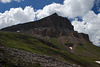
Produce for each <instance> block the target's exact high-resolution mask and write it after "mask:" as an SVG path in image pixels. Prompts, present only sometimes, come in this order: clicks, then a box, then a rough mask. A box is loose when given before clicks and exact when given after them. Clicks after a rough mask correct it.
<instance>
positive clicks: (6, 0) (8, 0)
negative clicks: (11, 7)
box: [0, 0, 24, 3]
mask: <svg viewBox="0 0 100 67" xmlns="http://www.w3.org/2000/svg"><path fill="white" fill-rule="evenodd" d="M11 1H16V2H20V1H24V0H0V2H2V3H10V2H11Z"/></svg>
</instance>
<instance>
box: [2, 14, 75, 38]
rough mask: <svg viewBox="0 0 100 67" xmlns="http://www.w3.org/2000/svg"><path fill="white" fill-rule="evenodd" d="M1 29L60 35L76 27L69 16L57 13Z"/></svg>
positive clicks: (51, 35) (43, 34)
mask: <svg viewBox="0 0 100 67" xmlns="http://www.w3.org/2000/svg"><path fill="white" fill-rule="evenodd" d="M1 31H10V32H19V33H27V34H32V35H42V36H50V37H59V36H64V35H66V33H68V32H72V31H74V28H73V26H72V25H71V23H70V21H69V20H68V19H67V18H64V17H61V16H58V15H57V14H56V13H55V14H52V15H50V16H48V17H45V18H43V19H41V20H38V21H33V22H28V23H24V24H18V25H13V26H11V27H6V28H3V29H1Z"/></svg>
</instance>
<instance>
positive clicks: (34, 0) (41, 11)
mask: <svg viewBox="0 0 100 67" xmlns="http://www.w3.org/2000/svg"><path fill="white" fill-rule="evenodd" d="M55 12H56V13H57V14H58V15H60V16H62V17H67V18H68V19H70V20H71V23H72V25H73V26H74V29H75V30H76V31H78V32H79V33H80V32H81V33H86V34H88V35H89V38H90V40H91V41H92V42H93V43H94V44H95V45H98V46H99V45H100V30H99V29H100V0H0V29H1V28H4V27H7V26H11V25H16V24H19V23H25V22H29V21H35V20H36V18H37V19H38V20H39V19H42V18H44V17H46V16H49V15H51V14H53V13H55Z"/></svg>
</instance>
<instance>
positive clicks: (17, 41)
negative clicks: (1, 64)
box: [0, 32, 100, 67]
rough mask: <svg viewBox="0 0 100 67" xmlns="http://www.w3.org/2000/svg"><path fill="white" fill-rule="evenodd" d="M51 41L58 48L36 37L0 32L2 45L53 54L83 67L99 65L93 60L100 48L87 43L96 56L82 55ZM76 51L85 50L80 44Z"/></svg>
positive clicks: (95, 58)
mask: <svg viewBox="0 0 100 67" xmlns="http://www.w3.org/2000/svg"><path fill="white" fill-rule="evenodd" d="M51 42H52V43H54V44H55V45H56V46H58V48H60V49H55V48H52V47H50V46H48V45H46V44H43V43H42V42H40V41H39V40H38V39H36V38H33V37H31V36H28V35H24V34H18V33H7V32H0V45H2V46H7V47H12V48H17V49H22V50H26V51H29V52H35V53H39V54H45V55H50V56H54V57H56V58H59V59H61V60H64V61H68V62H70V63H76V64H80V65H83V66H85V67H99V64H96V63H95V60H100V57H99V56H100V53H98V52H100V48H98V47H95V46H91V45H87V47H88V48H89V49H88V51H91V52H92V53H93V54H96V55H97V56H96V57H84V56H78V55H76V54H72V53H70V52H67V51H64V50H63V48H64V47H63V46H61V45H60V44H59V43H58V42H57V40H56V39H51ZM76 51H78V52H79V53H80V54H82V52H86V51H87V50H85V49H84V48H83V47H82V46H77V48H76Z"/></svg>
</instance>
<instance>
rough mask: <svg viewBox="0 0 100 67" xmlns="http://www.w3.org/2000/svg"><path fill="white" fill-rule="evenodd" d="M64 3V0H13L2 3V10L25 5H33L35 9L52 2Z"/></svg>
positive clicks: (0, 9) (0, 10)
mask: <svg viewBox="0 0 100 67" xmlns="http://www.w3.org/2000/svg"><path fill="white" fill-rule="evenodd" d="M53 2H55V3H60V4H62V3H63V0H24V1H22V2H16V1H12V2H10V3H2V2H1V3H0V12H5V11H6V10H9V9H10V8H17V7H22V8H23V9H24V8H25V6H32V7H34V9H36V10H38V9H42V8H43V7H44V6H45V5H49V4H51V3H53Z"/></svg>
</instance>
